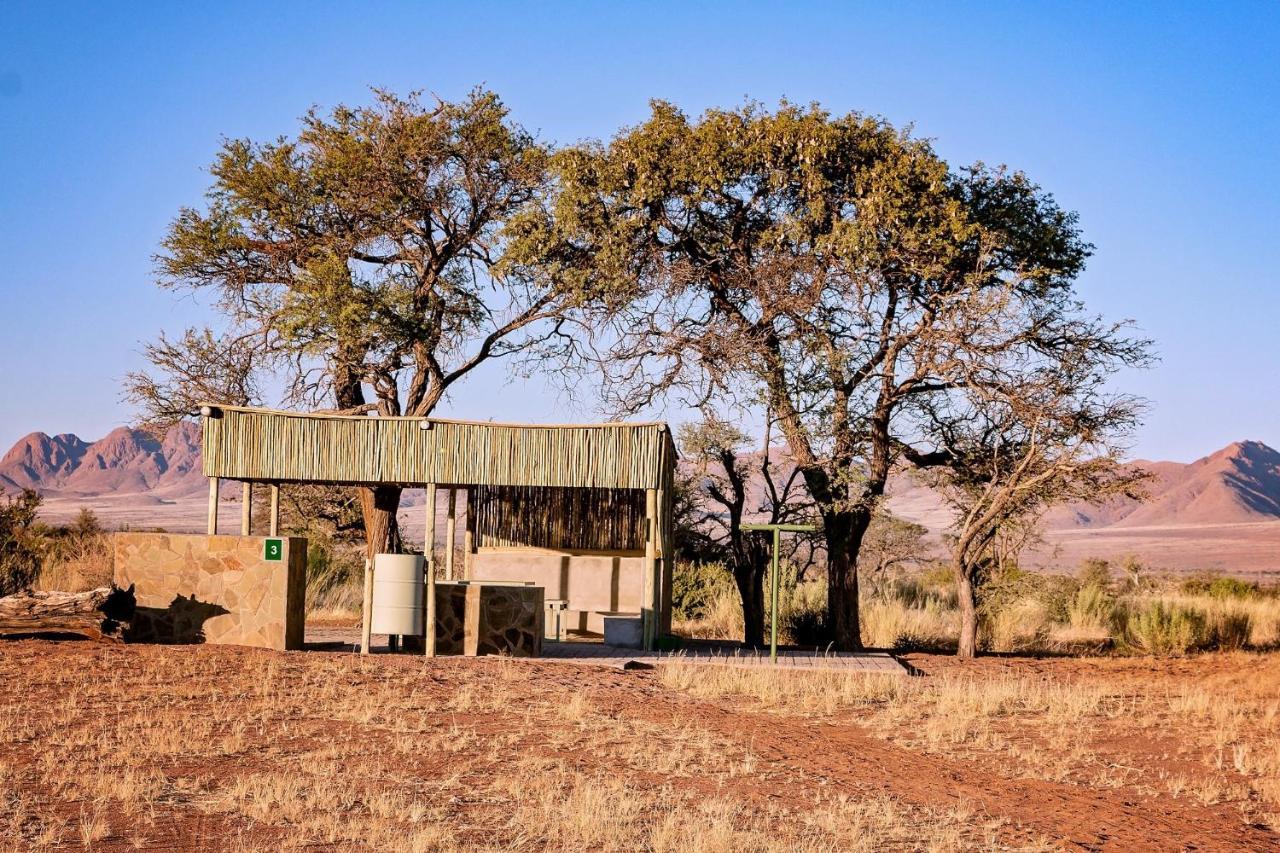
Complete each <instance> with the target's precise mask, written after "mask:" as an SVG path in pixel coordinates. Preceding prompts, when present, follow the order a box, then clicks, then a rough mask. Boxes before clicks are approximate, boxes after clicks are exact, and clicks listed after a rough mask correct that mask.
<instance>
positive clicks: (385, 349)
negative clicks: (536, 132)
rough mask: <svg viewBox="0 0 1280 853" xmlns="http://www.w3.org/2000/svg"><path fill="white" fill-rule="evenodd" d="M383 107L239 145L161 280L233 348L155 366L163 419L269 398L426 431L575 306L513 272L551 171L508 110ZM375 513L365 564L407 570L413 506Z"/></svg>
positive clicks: (368, 520) (198, 338)
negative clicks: (512, 259) (530, 211)
mask: <svg viewBox="0 0 1280 853" xmlns="http://www.w3.org/2000/svg"><path fill="white" fill-rule="evenodd" d="M375 94H376V97H375V101H374V103H373V105H372V106H368V107H357V108H351V107H345V106H340V107H338V108H336V109H335V110H333V112H332V113H331V114H328V115H324V114H321V113H320V112H318V111H316V110H312V111H311V112H310V113H308V114H307V116H306V117H305V118H304V119H303V121H302V129H301V131H300V132H299V133H298V135H297V137H296V138H293V139H288V138H281V139H278V140H275V141H272V142H266V143H255V142H252V141H249V140H232V141H229V142H227V143H226V144H224V146H223V147H222V150H221V151H220V153H219V154H218V156H217V158H216V159H215V161H214V164H213V167H212V169H211V171H212V174H213V176H214V183H213V186H212V187H211V189H210V190H209V192H208V197H207V203H206V205H205V206H204V208H203V209H199V210H197V209H194V208H188V209H184V210H182V211H181V213H180V214H179V215H178V217H177V219H176V220H175V221H174V222H173V224H172V225H171V227H170V229H169V233H168V235H167V237H166V238H165V240H164V243H163V251H162V252H161V254H160V255H159V256H158V258H157V264H158V267H159V276H160V282H161V284H162V285H163V286H166V287H171V288H190V289H193V290H196V291H209V292H211V293H212V294H214V295H215V297H216V303H215V304H216V306H217V308H218V310H219V312H220V314H221V315H222V316H221V321H222V325H223V326H225V329H226V331H225V333H224V334H223V335H221V336H214V335H212V333H200V332H192V333H188V335H187V336H185V337H184V338H182V339H180V340H179V341H177V342H171V341H167V340H165V339H163V338H162V339H161V341H160V342H159V343H157V344H155V345H153V346H152V347H151V348H150V350H149V352H148V354H149V355H150V356H151V359H152V361H153V364H154V366H155V370H154V371H152V373H151V374H149V375H148V374H141V375H137V376H135V377H132V379H131V384H130V388H131V391H132V392H133V396H134V398H135V399H137V400H138V401H139V402H141V403H142V404H143V405H144V407H145V408H147V409H149V410H150V411H151V413H152V415H153V417H155V418H158V419H164V418H168V419H172V418H174V417H180V416H186V415H191V414H193V413H194V412H193V406H194V405H195V404H196V403H198V402H199V401H200V397H199V396H197V395H196V394H194V393H192V389H193V388H194V389H195V390H198V391H199V392H200V396H204V395H206V394H208V395H210V396H212V395H214V394H221V393H223V392H224V391H230V392H231V394H232V398H231V399H232V401H233V402H241V401H245V402H248V401H249V399H248V398H251V397H254V396H256V394H257V389H258V388H260V387H263V386H264V385H269V384H270V383H271V382H272V381H274V382H282V383H283V384H284V385H285V387H287V393H286V396H285V401H284V402H285V404H286V405H290V406H295V407H302V408H314V407H317V406H324V405H328V406H331V407H332V409H333V410H336V411H340V412H345V413H355V412H365V411H376V412H377V413H379V414H382V415H417V416H423V415H428V414H430V413H431V412H432V411H433V410H434V409H435V408H436V406H437V405H438V404H439V403H440V401H441V399H442V398H443V397H444V395H445V394H446V393H447V392H448V390H449V389H450V388H451V387H452V386H453V385H454V384H455V383H456V382H458V381H459V380H461V379H462V378H463V377H465V376H466V375H467V374H468V373H470V372H471V371H472V370H473V369H475V368H476V367H477V366H479V365H480V364H482V363H484V362H485V361H487V360H489V359H492V358H497V357H500V356H504V355H508V354H510V353H512V352H516V351H519V350H521V349H523V348H524V347H526V346H528V345H529V343H530V342H531V341H533V340H536V338H537V336H538V334H539V332H538V327H539V324H540V323H542V322H543V321H546V320H549V319H550V318H552V317H555V316H557V315H558V314H559V313H560V312H562V311H563V310H564V309H565V308H566V307H567V306H568V305H569V304H571V303H572V302H573V301H574V298H575V297H574V296H573V295H571V294H570V293H569V292H568V291H566V290H564V289H561V288H558V287H556V286H552V285H549V284H547V283H546V282H547V280H546V279H545V278H538V277H536V271H535V270H532V269H531V268H528V267H519V266H517V265H514V264H510V263H506V262H505V261H504V255H505V251H506V245H507V240H506V238H505V236H504V226H505V225H506V223H507V222H508V221H509V220H510V219H511V218H512V217H513V216H515V215H516V214H517V213H520V212H521V211H524V210H526V209H527V208H538V207H539V206H540V205H542V204H544V203H545V199H544V196H545V193H546V191H547V188H548V172H547V164H548V151H547V149H546V148H545V147H544V146H543V145H541V144H539V143H537V142H536V141H535V140H534V139H533V138H532V136H531V135H530V134H529V133H528V132H526V131H525V130H523V129H522V128H520V127H519V126H518V125H515V124H514V123H512V122H511V121H510V120H509V117H508V114H507V110H506V108H505V107H504V106H503V104H502V103H501V101H500V100H499V99H498V97H497V96H496V95H495V94H493V93H492V92H486V91H479V90H477V91H474V92H472V93H471V94H470V95H469V96H468V97H466V98H465V99H463V100H462V101H460V102H457V103H449V102H445V101H437V102H435V103H431V104H424V103H422V102H421V100H420V99H419V98H418V97H417V96H410V97H408V98H399V97H396V96H394V95H391V94H389V93H386V92H381V91H379V92H376V93H375ZM241 368H248V369H249V370H250V371H253V372H257V373H260V374H265V376H259V377H255V378H253V379H241V380H240V381H236V378H235V377H237V376H239V375H240V374H239V373H238V372H237V371H239V370H240V369H241ZM193 379H200V380H204V379H207V380H208V381H207V382H205V383H204V385H205V386H206V387H201V382H195V381H192V380H193ZM237 392H243V393H240V394H239V395H238V396H239V399H236V395H237ZM215 399H226V398H215ZM360 495H361V505H362V510H363V514H364V519H365V527H366V533H367V538H368V544H369V548H370V551H371V552H374V551H388V550H397V549H398V545H399V531H398V528H397V524H396V515H395V513H396V509H397V508H398V506H399V502H400V488H399V487H397V486H378V487H373V488H367V489H361V490H360Z"/></svg>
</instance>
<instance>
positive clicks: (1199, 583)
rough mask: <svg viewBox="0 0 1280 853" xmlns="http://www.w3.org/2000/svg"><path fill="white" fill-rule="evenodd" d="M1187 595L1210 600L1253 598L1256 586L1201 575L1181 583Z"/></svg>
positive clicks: (1256, 592)
mask: <svg viewBox="0 0 1280 853" xmlns="http://www.w3.org/2000/svg"><path fill="white" fill-rule="evenodd" d="M1182 591H1183V592H1184V593H1185V594H1187V595H1207V596H1209V597H1210V598H1242V599H1243V598H1254V597H1255V596H1257V595H1258V586H1257V584H1252V583H1248V582H1247V581H1242V580H1240V579H1239V578H1230V577H1225V576H1222V575H1215V574H1201V575H1197V576H1195V577H1192V578H1188V579H1187V580H1185V581H1183V582H1182Z"/></svg>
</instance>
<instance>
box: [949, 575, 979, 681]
mask: <svg viewBox="0 0 1280 853" xmlns="http://www.w3.org/2000/svg"><path fill="white" fill-rule="evenodd" d="M952 568H953V570H954V572H955V576H956V600H957V601H958V602H959V605H960V644H959V645H958V646H957V647H956V657H958V658H964V659H966V660H972V659H973V658H974V657H976V656H977V654H978V602H977V597H976V596H975V595H974V590H973V579H972V576H971V574H970V572H969V571H968V570H967V569H966V568H965V567H964V566H963V565H961V564H960V563H959V562H957V563H956V564H955V565H954V566H953V567H952Z"/></svg>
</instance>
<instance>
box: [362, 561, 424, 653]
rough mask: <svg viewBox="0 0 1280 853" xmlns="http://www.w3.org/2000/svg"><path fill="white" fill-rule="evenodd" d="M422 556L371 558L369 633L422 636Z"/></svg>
mask: <svg viewBox="0 0 1280 853" xmlns="http://www.w3.org/2000/svg"><path fill="white" fill-rule="evenodd" d="M422 565H423V563H422V556H421V555H419V554H375V555H374V557H373V620H372V628H371V633H374V634H399V635H400V636H405V637H420V636H422V590H423V579H424V577H425V576H424V575H423V573H422Z"/></svg>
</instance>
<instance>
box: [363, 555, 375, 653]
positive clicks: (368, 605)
mask: <svg viewBox="0 0 1280 853" xmlns="http://www.w3.org/2000/svg"><path fill="white" fill-rule="evenodd" d="M372 641H373V558H372V557H365V559H364V602H363V605H362V606H361V608H360V654H362V655H367V654H369V644H370V643H371V642H372Z"/></svg>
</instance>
